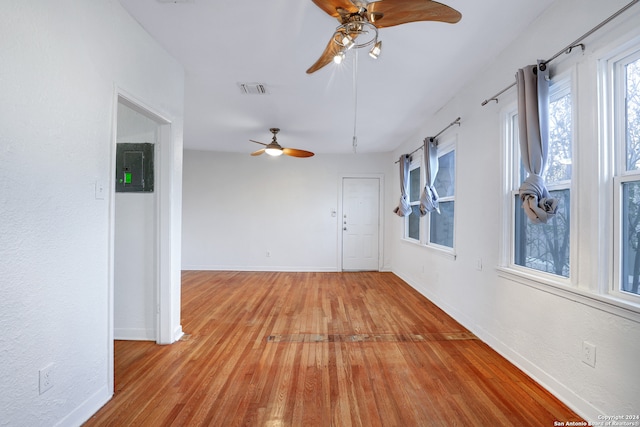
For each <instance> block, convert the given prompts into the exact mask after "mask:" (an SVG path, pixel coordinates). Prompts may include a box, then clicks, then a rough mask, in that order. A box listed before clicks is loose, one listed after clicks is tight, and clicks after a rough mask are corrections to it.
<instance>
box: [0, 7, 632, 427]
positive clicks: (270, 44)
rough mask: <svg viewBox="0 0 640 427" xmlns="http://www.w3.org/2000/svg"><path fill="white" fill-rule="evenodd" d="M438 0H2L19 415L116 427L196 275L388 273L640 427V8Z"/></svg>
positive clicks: (175, 335)
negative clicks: (136, 359) (119, 371)
mask: <svg viewBox="0 0 640 427" xmlns="http://www.w3.org/2000/svg"><path fill="white" fill-rule="evenodd" d="M420 1H423V2H424V4H426V5H428V6H425V5H422V6H420V7H423V8H424V9H417V10H416V9H404V7H405V6H403V5H406V4H409V3H411V4H413V3H415V2H418V0H413V1H408V2H404V1H396V0H381V1H378V2H371V3H366V2H360V1H357V0H335V1H328V0H317V1H316V0H306V1H302V2H290V1H284V0H277V1H272V2H268V5H267V4H265V2H259V1H256V0H250V1H248V2H242V4H239V3H238V2H225V3H224V4H213V2H205V1H202V0H144V1H139V0H95V1H91V2H83V1H78V0H61V1H58V2H48V1H45V0H36V1H30V2H24V1H19V0H8V1H4V2H3V12H2V13H1V14H0V40H2V41H1V42H0V58H1V61H0V64H1V65H0V93H1V94H2V98H1V100H0V144H1V145H0V218H1V221H0V236H2V239H1V241H2V245H0V254H1V256H0V276H1V277H2V286H0V327H1V329H2V330H3V333H2V334H1V335H0V373H1V375H2V376H1V377H2V379H3V380H2V381H0V425H7V426H33V425H43V426H44V425H60V426H78V425H82V424H83V423H85V422H86V421H87V420H89V419H90V418H91V417H92V415H94V414H95V413H96V412H97V411H99V410H100V408H102V407H103V406H105V404H107V403H108V402H109V401H110V400H112V398H113V396H114V393H116V392H117V389H116V387H115V386H114V381H115V380H114V378H115V373H114V370H115V369H114V357H115V351H116V350H115V348H114V341H115V342H119V341H132V342H135V341H144V342H146V343H148V345H151V346H157V347H162V348H175V346H176V345H179V343H180V342H181V340H185V339H188V338H189V337H190V334H191V333H192V331H190V330H188V329H186V328H184V327H183V326H184V323H183V322H184V319H185V318H186V317H187V314H186V313H185V312H184V311H183V303H184V301H181V298H182V295H183V293H182V292H183V289H182V281H183V279H184V278H185V277H191V275H195V274H197V273H198V272H218V273H220V274H224V273H225V272H242V273H256V274H259V273H264V274H265V275H268V274H280V273H282V274H301V275H302V274H310V275H313V274H318V275H320V274H328V275H336V276H337V275H342V274H344V273H350V272H363V271H364V272H380V273H383V275H382V277H392V278H393V279H390V282H392V283H403V285H402V286H404V284H406V285H407V292H409V294H411V292H416V295H418V296H420V298H423V299H424V301H429V304H434V307H437V309H438V310H442V311H443V312H444V313H446V315H448V316H450V317H451V318H452V319H454V320H455V322H457V323H458V324H459V325H461V327H463V328H464V329H465V330H466V331H468V333H469V334H472V336H473V337H474V339H477V340H478V341H479V342H482V343H483V345H486V346H488V348H490V349H492V350H493V351H495V352H496V353H497V354H498V355H500V356H501V357H504V358H505V359H506V360H507V361H508V362H509V363H510V364H512V365H513V366H514V367H515V368H516V369H518V370H520V371H521V372H523V373H524V374H526V375H527V376H528V377H529V378H531V379H532V380H533V381H535V383H537V384H538V385H540V386H541V387H542V388H543V389H544V390H546V391H548V392H549V393H550V394H551V395H552V396H553V397H554V398H556V399H558V400H559V401H560V402H562V403H563V404H564V405H566V406H567V407H568V408H570V409H571V410H572V411H574V412H575V413H576V414H578V416H579V417H580V418H582V419H584V420H586V421H588V422H591V423H592V424H593V425H605V424H604V423H605V422H620V421H625V422H628V423H630V424H624V425H640V419H639V418H638V416H640V405H639V404H638V396H639V395H640V384H639V382H638V380H637V379H638V378H640V363H639V360H638V355H639V354H640V291H639V286H638V284H639V282H640V249H639V243H638V235H639V234H638V233H640V226H638V224H639V223H640V221H638V219H639V218H640V215H638V211H639V209H638V206H640V201H639V200H638V198H637V197H635V189H636V188H637V187H636V186H637V183H638V182H640V167H639V166H638V165H640V161H638V160H637V159H638V158H640V148H639V147H640V26H639V25H638V22H640V5H638V1H637V0H635V1H629V0H612V1H607V2H602V1H596V0H581V1H578V0H545V1H539V2H525V1H523V0H517V1H513V0H488V1H489V2H488V3H487V2H485V3H482V4H480V3H478V2H472V1H469V0H450V1H447V2H444V3H445V4H442V3H436V2H432V1H429V0H420ZM216 3H219V2H216ZM293 3H295V4H293ZM336 5H338V6H339V7H336ZM394 5H395V6H394ZM406 7H409V6H406ZM420 14H425V15H424V16H428V17H424V16H423V17H421V18H417V16H422V15H420ZM385 18H386V19H387V21H386V22H387V24H385ZM363 22H364V23H363ZM353 23H355V24H353ZM352 24H353V25H355V27H352V26H350V25H352ZM346 36H349V37H346ZM327 42H328V43H327ZM378 42H382V43H378ZM351 44H353V46H351V47H350V45H351ZM343 55H344V56H343ZM335 57H338V58H336V59H334V58H335ZM373 57H377V58H375V59H374V58H373ZM337 61H341V63H337ZM534 68H535V70H536V71H535V74H532V70H533V69H534ZM527 76H529V77H527ZM527 78H530V79H532V80H534V81H535V82H536V84H537V85H538V90H537V92H536V91H535V90H534V91H533V92H534V93H536V94H537V96H538V98H540V97H545V98H544V99H545V100H546V101H545V102H543V103H540V104H536V108H534V109H533V110H529V111H528V114H531V115H532V116H535V117H536V120H538V116H540V117H542V118H543V120H540V123H542V122H544V123H545V125H544V126H542V125H540V126H537V122H536V126H534V127H537V129H538V130H537V134H538V141H542V140H544V141H546V142H544V143H540V144H539V146H538V145H535V142H533V143H532V142H531V141H532V138H533V139H534V140H535V137H534V136H531V134H532V133H534V134H535V132H533V131H532V132H529V131H524V130H523V127H524V125H523V121H522V120H521V119H523V117H524V116H525V113H524V108H525V107H524V106H520V105H523V103H522V102H520V101H521V100H522V98H523V97H524V96H525V95H524V94H520V92H525V91H524V89H522V91H521V90H520V89H521V88H524V84H525V83H523V82H524V80H526V79H527ZM517 82H518V84H516V83H517ZM540 87H542V88H545V89H544V90H543V91H541V90H540ZM527 96H529V95H528V94H527ZM519 104H520V105H519ZM538 105H543V107H537V106H538ZM527 108H529V106H528V105H527ZM538 108H540V109H538ZM531 111H534V112H531ZM528 114H527V119H528V117H529V115H528ZM541 128H544V131H540V129H541ZM523 133H524V134H526V136H523ZM541 134H544V135H546V134H548V138H547V137H546V136H544V137H540V135H541ZM527 138H528V141H529V142H528V143H527V142H526V140H527ZM123 144H131V146H133V147H138V146H139V145H140V144H149V146H152V148H151V151H149V152H146V153H147V154H145V155H146V156H147V157H146V159H147V161H149V162H151V163H145V165H147V164H152V165H153V166H151V168H152V171H153V174H152V175H146V176H145V179H146V181H145V182H146V183H145V185H144V186H143V187H141V188H138V189H136V190H131V191H128V190H127V191H124V190H121V188H122V187H121V186H124V187H126V186H127V185H128V184H130V183H131V182H130V179H131V175H129V173H130V170H129V169H127V167H128V166H126V167H121V166H120V163H119V159H120V157H119V154H118V150H119V148H118V147H122V146H123ZM527 144H529V145H527ZM147 148H149V147H147ZM271 149H273V150H275V154H282V155H277V156H272V155H270V153H269V151H270V150H271ZM636 154H638V158H634V156H635V155H636ZM136 158H138V157H136ZM144 167H147V166H144ZM531 176H534V177H538V178H540V177H542V178H540V180H538V181H535V180H533V181H532V180H530V179H529V178H530V177H531ZM528 177H529V178H528ZM525 178H526V179H525ZM635 178H638V180H636V179H635ZM133 179H134V180H135V179H136V175H135V173H134V175H133ZM523 182H524V183H525V184H527V185H528V186H527V185H525V184H523ZM531 194H533V195H531ZM532 200H533V201H532ZM523 205H524V207H523ZM363 206H364V207H363ZM265 277H272V276H265ZM301 277H302V276H301ZM304 277H307V276H304ZM411 295H413V294H411ZM411 298H413V297H411ZM280 339H282V337H280ZM616 417H618V418H616ZM558 421H559V422H561V421H563V420H558ZM597 423H601V424H597ZM632 423H635V424H632ZM274 425H275V424H274ZM280 425H287V424H286V423H285V424H280ZM434 425H435V424H434ZM609 425H623V424H609Z"/></svg>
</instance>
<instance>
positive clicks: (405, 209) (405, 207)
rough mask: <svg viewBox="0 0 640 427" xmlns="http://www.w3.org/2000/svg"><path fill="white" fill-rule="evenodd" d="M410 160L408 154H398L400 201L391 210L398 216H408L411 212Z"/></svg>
mask: <svg viewBox="0 0 640 427" xmlns="http://www.w3.org/2000/svg"><path fill="white" fill-rule="evenodd" d="M410 162H411V160H410V157H409V155H408V154H403V155H402V156H400V160H399V163H400V203H399V204H398V207H396V208H395V209H394V210H393V212H395V213H396V214H397V215H398V216H409V215H410V214H411V205H410V204H409V195H408V194H407V189H408V188H409V163H410Z"/></svg>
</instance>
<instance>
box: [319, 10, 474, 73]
mask: <svg viewBox="0 0 640 427" xmlns="http://www.w3.org/2000/svg"><path fill="white" fill-rule="evenodd" d="M312 1H313V2H314V3H315V4H316V6H318V7H319V8H320V9H322V10H324V11H325V12H327V13H328V14H329V15H331V16H333V17H334V18H336V19H337V20H338V21H339V22H340V25H339V26H338V28H336V31H335V32H334V33H333V37H332V38H331V40H329V44H327V47H326V48H325V50H324V52H322V55H321V56H320V58H319V59H318V60H317V61H316V62H315V63H314V64H313V65H312V66H311V67H309V69H308V70H307V74H311V73H314V72H316V71H318V70H319V69H320V68H322V67H324V66H325V65H327V64H329V63H330V62H331V61H334V62H337V63H340V62H341V61H342V59H344V57H345V52H346V51H347V50H349V49H352V48H362V47H366V46H371V45H373V47H372V48H371V50H370V51H369V55H370V56H371V57H373V58H377V57H378V55H380V52H381V48H382V42H381V41H379V40H378V29H379V28H385V27H393V26H395V25H400V24H406V23H409V22H416V21H440V22H448V23H450V24H454V23H456V22H458V21H460V19H461V18H462V14H461V13H460V12H458V11H457V10H455V9H453V8H451V7H449V6H447V5H444V4H442V3H438V2H435V1H432V0H372V1H369V2H367V1H365V0H312ZM356 39H358V40H356ZM362 39H364V40H362Z"/></svg>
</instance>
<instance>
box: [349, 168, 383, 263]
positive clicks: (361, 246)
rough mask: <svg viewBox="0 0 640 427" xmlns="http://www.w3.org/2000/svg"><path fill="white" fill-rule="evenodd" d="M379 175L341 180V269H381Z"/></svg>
mask: <svg viewBox="0 0 640 427" xmlns="http://www.w3.org/2000/svg"><path fill="white" fill-rule="evenodd" d="M380 187H381V186H380V178H346V177H345V178H343V179H342V218H341V231H342V270H343V271H378V270H379V269H380V254H379V248H380Z"/></svg>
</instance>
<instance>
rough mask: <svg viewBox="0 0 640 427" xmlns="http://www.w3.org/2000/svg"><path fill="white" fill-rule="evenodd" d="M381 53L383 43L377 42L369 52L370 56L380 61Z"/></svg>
mask: <svg viewBox="0 0 640 427" xmlns="http://www.w3.org/2000/svg"><path fill="white" fill-rule="evenodd" d="M380 52H382V41H377V42H376V44H374V45H373V47H372V48H371V50H370V51H369V56H370V57H372V58H373V59H378V56H380Z"/></svg>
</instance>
